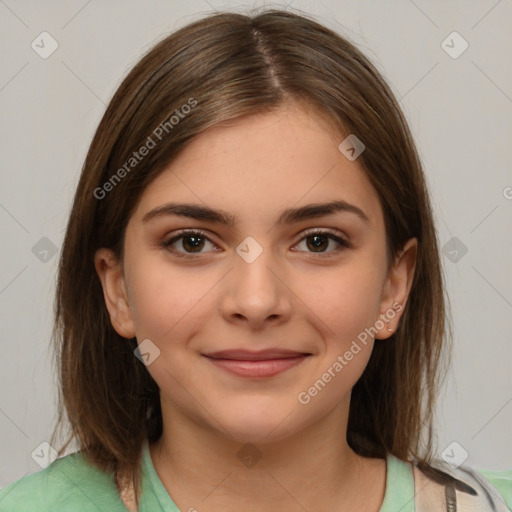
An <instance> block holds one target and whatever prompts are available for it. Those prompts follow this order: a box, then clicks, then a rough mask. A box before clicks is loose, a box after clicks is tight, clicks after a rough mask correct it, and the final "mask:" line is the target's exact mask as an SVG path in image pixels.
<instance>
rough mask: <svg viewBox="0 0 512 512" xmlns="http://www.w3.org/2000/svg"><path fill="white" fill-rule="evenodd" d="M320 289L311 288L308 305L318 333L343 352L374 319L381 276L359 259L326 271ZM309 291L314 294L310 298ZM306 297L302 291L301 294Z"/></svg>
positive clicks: (304, 291) (378, 301)
mask: <svg viewBox="0 0 512 512" xmlns="http://www.w3.org/2000/svg"><path fill="white" fill-rule="evenodd" d="M317 282H322V283H323V284H322V286H320V287H318V286H316V287H311V285H312V284H313V283H309V285H310V288H309V289H310V292H309V298H308V300H307V303H308V305H309V304H311V305H312V306H311V309H312V311H313V312H314V314H316V315H317V317H318V318H319V319H320V320H322V323H323V324H324V327H323V329H322V331H323V332H324V333H325V336H326V338H327V339H329V340H332V343H334V344H335V345H337V346H338V348H340V349H341V348H343V346H344V345H345V344H346V343H347V342H348V343H349V344H350V341H351V340H352V339H355V338H357V336H358V334H359V333H361V332H364V330H365V329H366V328H369V327H371V326H373V325H374V324H375V322H376V320H377V319H378V315H379V306H380V292H381V275H380V273H379V271H378V269H377V268H376V265H374V266H372V265H368V264H364V261H363V260H362V259H361V260H360V261H359V262H357V263H356V262H354V264H351V265H348V264H347V265H346V266H343V267H340V268H339V269H338V270H337V271H333V270H331V271H330V274H329V275H326V276H325V277H324V278H322V279H318V280H317ZM311 289H314V290H316V291H315V292H314V293H313V294H312V293H311ZM301 293H302V294H304V295H303V296H306V297H307V296H308V295H307V293H306V289H305V288H304V289H303V291H302V292H301Z"/></svg>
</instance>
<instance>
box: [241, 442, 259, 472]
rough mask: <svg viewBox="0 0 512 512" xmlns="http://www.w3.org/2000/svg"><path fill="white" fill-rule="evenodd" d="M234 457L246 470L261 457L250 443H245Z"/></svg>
mask: <svg viewBox="0 0 512 512" xmlns="http://www.w3.org/2000/svg"><path fill="white" fill-rule="evenodd" d="M236 456H237V457H238V458H239V459H240V460H241V461H242V463H243V464H244V465H245V466H247V467H248V468H252V467H253V466H254V465H255V464H256V463H257V462H258V461H259V460H260V459H261V457H262V454H261V452H260V451H259V450H258V448H256V446H254V445H253V444H252V443H247V444H244V445H243V446H242V448H241V449H240V450H239V451H238V452H237V454H236Z"/></svg>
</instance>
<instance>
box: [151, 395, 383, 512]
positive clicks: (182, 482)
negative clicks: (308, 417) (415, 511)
mask: <svg viewBox="0 0 512 512" xmlns="http://www.w3.org/2000/svg"><path fill="white" fill-rule="evenodd" d="M344 405H345V406H344ZM347 405H348V404H341V403H340V405H339V406H338V407H336V408H334V409H333V410H332V411H331V412H330V413H329V414H328V415H327V416H325V417H324V418H322V420H321V421H319V422H318V423H315V424H312V425H310V426H308V427H307V428H306V429H304V430H302V431H300V432H298V433H295V434H293V435H291V436H288V437H286V438H285V439H280V440H273V441H268V442H255V443H254V444H252V443H251V442H239V441H238V442H237V441H235V440H233V439H232V438H230V437H229V436H228V435H226V433H225V432H224V431H218V430H213V429H212V428H211V426H209V425H208V426H206V425H203V424H199V423H197V422H194V421H193V420H191V419H190V418H188V417H185V416H183V415H180V412H179V410H177V409H176V408H173V407H172V406H171V405H170V404H164V403H163V404H162V412H163V427H164V428H163V435H162V436H161V438H160V439H159V441H158V442H156V443H155V444H153V445H151V446H150V451H151V456H152V459H153V464H154V466H155V469H156V471H157V473H158V475H159V477H160V479H161V480H162V483H163V484H164V486H165V487H166V489H167V491H168V492H169V494H170V495H171V497H172V498H173V500H174V502H175V503H176V505H177V506H178V507H179V508H180V510H187V511H188V510H191V511H193V510H195V509H197V510H202V509H208V510H209V511H212V512H216V511H217V510H218V511H221V510H222V511H228V510H231V509H233V510H235V509H236V510H240V509H242V510H247V511H252V510H254V511H256V510H258V511H261V510H277V509H279V510H281V509H283V510H290V511H291V510H297V511H299V510H301V511H303V510H304V509H306V510H319V509H322V510H323V509H324V508H325V509H326V510H327V509H328V507H332V508H331V509H333V510H334V509H335V510H354V509H357V505H358V504H359V503H360V500H361V496H363V497H364V498H365V499H364V501H363V503H364V506H363V507H362V508H359V509H360V510H361V509H364V510H376V511H377V510H378V509H379V507H380V504H381V503H382V499H383V498H384V490H385V461H383V460H379V459H365V458H363V457H360V456H359V455H357V454H356V453H355V452H354V451H353V450H352V449H351V448H350V447H349V446H348V444H347V442H346V428H347V420H348V406H347ZM276 430H277V429H276ZM382 470H384V473H382ZM368 493H370V495H373V496H374V508H368V507H367V505H368V499H369V494H368ZM340 504H343V506H342V508H340ZM235 505H236V506H235ZM319 505H322V506H319ZM234 506H235V507H234ZM230 507H231V508H230ZM233 507H234V508H233Z"/></svg>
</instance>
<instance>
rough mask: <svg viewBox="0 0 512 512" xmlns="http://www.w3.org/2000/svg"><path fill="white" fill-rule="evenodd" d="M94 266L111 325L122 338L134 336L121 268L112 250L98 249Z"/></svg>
mask: <svg viewBox="0 0 512 512" xmlns="http://www.w3.org/2000/svg"><path fill="white" fill-rule="evenodd" d="M94 267H95V268H96V273H97V274H98V277H99V279H100V282H101V286H102V288H103V297H104V299H105V305H106V307H107V310H108V312H109V315H110V321H111V323H112V326H113V327H114V329H115V330H116V332H117V333H118V334H119V335H120V336H123V337H124V338H133V337H135V328H134V324H133V319H132V315H131V311H130V305H129V302H128V294H127V292H126V285H125V281H124V275H123V270H122V267H121V264H120V262H119V261H118V260H117V258H116V256H115V254H114V252H113V251H112V250H111V249H106V248H101V249H98V250H97V251H96V253H95V255H94Z"/></svg>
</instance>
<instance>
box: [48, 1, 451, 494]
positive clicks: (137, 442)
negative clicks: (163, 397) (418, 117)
mask: <svg viewBox="0 0 512 512" xmlns="http://www.w3.org/2000/svg"><path fill="white" fill-rule="evenodd" d="M191 98H193V99H194V100H195V101H196V102H197V106H196V107H194V109H193V110H192V112H190V113H189V114H188V115H185V116H184V117H182V118H181V117H180V121H179V124H178V125H176V126H174V128H173V129H170V128H169V129H168V133H166V134H165V136H163V137H162V139H161V140H159V141H158V143H157V144H156V146H155V147H154V148H152V149H151V151H150V152H149V153H148V154H147V156H145V157H144V159H142V160H141V161H140V162H137V164H136V166H135V167H134V168H133V169H130V170H129V171H127V172H126V173H124V174H123V178H122V179H120V180H115V184H114V182H111V185H112V187H111V188H110V187H109V188H110V190H109V191H108V194H105V196H104V197H103V198H101V199H98V198H97V196H98V192H97V190H98V188H101V187H104V184H105V183H107V182H108V181H109V180H110V179H111V178H112V176H113V175H114V173H116V172H118V173H119V172H120V171H119V170H120V169H122V168H123V166H125V165H126V163H127V162H129V161H130V158H131V156H132V155H133V152H134V151H137V150H139V148H140V147H141V146H142V145H143V144H144V142H145V141H147V140H148V137H151V136H152V135H154V130H155V128H156V127H158V126H160V125H161V124H162V121H163V120H169V118H170V116H172V115H173V112H175V111H176V109H179V108H180V107H181V106H182V105H185V104H187V103H188V104H190V103H189V100H190V99H191ZM287 102H300V103H302V104H303V105H306V106H307V107H308V108H311V109H312V112H314V114H316V115H318V116H321V117H323V118H324V119H326V120H327V121H328V122H329V123H330V124H331V125H332V126H333V129H337V130H338V132H339V134H340V135H343V134H344V135H348V134H349V133H353V134H356V136H357V137H358V138H359V139H360V140H362V141H363V142H364V144H365V146H366V148H365V151H364V153H363V154H361V156H360V157H359V160H358V161H359V162H361V165H362V166H363V168H364V171H365V172H366V175H367V176H368V178H369V180H370V182H371V183H372V185H373V186H374V187H375V189H376V191H377V193H378V195H379V199H380V202H381V206H382V209H383V212H384V219H385V227H386V242H387V255H388V265H391V264H392V263H393V261H394V258H395V257H396V255H397V254H398V253H399V252H400V249H401V248H402V247H403V245H404V244H405V242H406V241H407V240H408V239H409V238H412V237H416V238H417V239H418V254H417V263H416V269H415V274H414V280H413V284H412V288H411V291H410V294H409V299H408V303H407V305H406V307H405V310H404V312H403V316H402V318H401V320H400V325H399V327H398V329H397V331H396V333H394V334H393V335H392V336H391V338H390V339H389V340H387V341H386V342H381V343H379V342H377V343H376V344H375V346H374V349H373V352H372V355H371V358H370V361H369V363H368V365H367V367H366V369H365V371H364V373H363V375H362V376H361V378H360V379H359V381H358V382H357V383H356V385H355V386H354V388H353V390H352V398H351V404H350V412H349V420H348V430H347V441H348V443H349V445H350V446H351V447H352V449H353V450H354V451H355V452H357V453H358V454H360V455H362V456H366V457H381V458H382V457H384V456H385V455H386V453H391V454H393V455H395V456H396V457H398V458H399V459H402V460H404V461H408V460H409V461H413V460H415V461H418V462H419V464H420V465H421V466H422V467H423V468H425V467H426V468H427V470H428V468H429V465H430V462H431V460H432V455H433V418H434V412H435V402H436V396H437V393H438V388H439V385H440V384H441V380H442V378H443V377H444V368H443V365H442V363H443V362H446V364H448V361H449V357H448V356H449V352H448V349H449V346H450V341H451V330H450V329H448V328H449V326H448V325H447V316H446V311H447V310H446V308H447V299H446V297H445V296H444V283H443V276H442V272H441V264H440V258H439V250H438V242H437V238H436V231H435V227H434V220H433V212H432V209H431V205H430V200H429V195H428V191H427V187H426V183H425V178H424V174H423V170H422V166H421V163H420V160H419V157H418V154H417V151H416V149H415V145H414V142H413V139H412V136H411V134H410V131H409V128H408V126H407V122H406V120H405V118H404V115H403V113H402V112H401V110H400V107H399V105H398V102H397V101H396V99H395V97H394V95H393V93H392V92H391V90H390V89H389V87H388V85H387V84H386V83H385V81H384V79H383V78H382V77H381V75H380V74H379V72H378V71H377V69H376V68H375V67H374V66H373V65H372V64H371V62H370V61H369V60H368V59H367V58H366V57H365V56H364V55H363V54H362V53H361V52H360V51H359V50H358V49H357V48H356V47H355V46H354V45H353V44H351V43H350V42H349V41H347V40H346V39H345V38H343V37H341V36H339V35H338V34H336V33H335V32H333V31H331V30H329V29H328V28H326V27H324V26H322V25H320V24H318V23H317V22H316V21H314V20H313V19H309V18H308V17H306V16H303V15H297V14H293V13H290V12H285V11H279V10H269V11H264V12H262V13H260V14H257V15H255V16H252V17H251V16H245V15H241V14H235V13H221V14H214V15H211V16H209V17H207V18H204V19H201V20H199V21H196V22H194V23H191V24H189V25H187V26H185V27H184V28H181V29H180V30H178V31H177V32H175V33H173V34H171V35H170V36H168V37H166V38H165V39H164V40H162V41H161V42H159V43H158V44H157V45H156V46H154V47H153V48H152V49H151V50H150V51H149V52H148V53H147V54H146V55H145V56H144V57H143V58H142V59H141V60H140V61H139V62H138V63H137V64H136V65H135V67H134V68H133V69H132V70H131V71H130V73H129V74H128V75H127V76H126V78H125V79H124V80H123V82H122V84H121V85H120V87H119V88H118V90H117V91H116V93H115V94H114V96H113V98H112V100H111V102H110V104H109V105H108V107H107V109H106V112H105V114H104V116H103V118H102V120H101V122H100V124H99V126H98V128H97V131H96V133H95V135H94V138H93V140H92V143H91V145H90V148H89V151H88V154H87V157H86V160H85V163H84V166H83V168H82V173H81V177H80V181H79V184H78V187H77V190H76V194H75V197H74V202H73V206H72V209H71V213H70V217H69V222H68V226H67V231H66V234H65V238H64V242H63V247H62V253H61V258H60V264H59V269H58V282H57V291H56V298H55V323H54V333H53V334H54V335H53V338H54V345H55V354H56V359H55V361H56V363H57V366H58V369H59V381H60V382H59V385H60V395H59V409H58V415H59V416H58V421H57V424H56V427H55V430H54V433H53V436H52V444H53V440H55V439H56V438H57V435H58V432H60V431H61V430H62V429H63V428H64V426H65V420H66V417H67V421H68V427H69V428H68V431H67V438H66V440H65V442H64V444H63V445H62V446H61V448H60V450H59V455H61V454H62V453H63V452H64V451H65V449H66V448H67V446H68V445H69V443H70V442H71V441H72V440H73V439H75V440H77V441H78V444H79V447H80V449H81V451H82V452H83V454H84V455H85V456H86V457H87V459H88V460H89V461H91V462H92V463H94V464H95V465H96V466H98V467H99V468H101V469H102V470H103V471H105V472H109V473H111V474H113V475H128V477H129V479H130V480H131V481H133V484H134V487H135V489H136V493H137V495H138V493H139V484H140V482H139V479H140V451H141V447H142V444H143V441H144V439H145V438H147V439H148V440H149V442H150V443H151V442H153V441H156V440H157V439H158V438H159V437H160V436H161V434H162V412H161V408H160V396H159V389H158V386H157V384H156V383H155V381H154V380H153V379H152V378H151V376H150V374H149V372H148V371H147V369H146V368H145V366H144V365H143V364H141V362H140V361H139V360H138V359H137V358H136V357H134V354H133V351H134V349H135V348H136V347H137V341H136V339H135V338H133V339H131V340H127V339H125V338H123V337H121V336H120V335H119V334H118V333H117V332H116V331H115V330H114V328H113V327H112V324H111V321H110V317H109V314H108V311H107V308H106V306H105V303H104V299H103V293H102V288H101V283H100V280H99V278H98V276H97V274H96V271H95V267H94V261H93V258H94V253H95V252H96V250H97V249H99V248H100V247H108V248H111V249H113V250H114V252H115V254H116V255H117V256H118V257H119V258H121V259H122V257H123V241H124V233H125V229H126V225H127V222H128V220H129V218H130V216H131V214H132V213H133V211H134V209H135V208H136V206H137V203H138V201H139V200H140V197H141V194H142V193H143V191H144V189H145V188H146V187H147V185H148V184H149V183H150V182H151V181H152V180H153V179H155V177H156V176H157V175H158V174H159V173H160V172H161V171H162V170H163V169H164V168H165V167H166V166H167V165H168V164H169V163H170V162H171V161H172V160H173V159H174V158H175V157H176V156H177V155H178V153H179V152H180V151H181V150H183V148H184V147H185V146H186V145H187V144H188V143H189V142H190V141H191V140H193V138H194V137H197V136H198V135H199V134H200V133H202V132H204V131H205V130H207V129H208V128H210V127H213V126H215V125H218V124H219V123H223V122H228V121H231V120H234V119H237V118H240V117H243V116H250V115H255V114H258V113H263V112H268V111H271V110H273V109H277V108H279V107H281V106H283V105H284V104H285V103H287ZM340 142H341V139H340ZM125 170H126V168H125ZM118 175H120V174H118ZM103 190H106V189H105V188H104V189H103ZM95 191H96V194H95ZM448 331H450V332H449V335H447V334H448ZM443 348H444V349H446V354H445V355H446V358H443V357H442V354H443Z"/></svg>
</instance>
